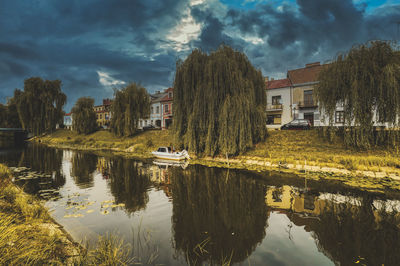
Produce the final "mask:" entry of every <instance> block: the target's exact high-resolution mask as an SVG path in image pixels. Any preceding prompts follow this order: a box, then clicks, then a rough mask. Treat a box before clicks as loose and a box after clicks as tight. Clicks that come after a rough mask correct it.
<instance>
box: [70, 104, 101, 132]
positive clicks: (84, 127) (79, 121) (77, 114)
mask: <svg viewBox="0 0 400 266" xmlns="http://www.w3.org/2000/svg"><path fill="white" fill-rule="evenodd" d="M93 106H94V99H93V98H90V97H81V98H79V99H78V100H77V101H76V103H75V105H74V107H73V108H72V128H73V129H74V130H75V131H76V132H78V133H79V134H89V133H92V132H93V131H95V130H96V129H97V123H96V113H95V112H94V110H93Z"/></svg>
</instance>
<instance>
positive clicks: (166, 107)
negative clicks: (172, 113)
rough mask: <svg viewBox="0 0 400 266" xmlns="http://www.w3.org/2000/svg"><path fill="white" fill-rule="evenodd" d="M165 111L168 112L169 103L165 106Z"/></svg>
mask: <svg viewBox="0 0 400 266" xmlns="http://www.w3.org/2000/svg"><path fill="white" fill-rule="evenodd" d="M164 113H168V104H166V105H165V106H164Z"/></svg>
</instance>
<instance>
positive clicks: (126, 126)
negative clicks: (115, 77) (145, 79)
mask: <svg viewBox="0 0 400 266" xmlns="http://www.w3.org/2000/svg"><path fill="white" fill-rule="evenodd" d="M111 113H112V115H111V130H112V131H113V132H114V134H116V135H118V136H131V135H133V134H134V133H135V132H136V131H137V129H138V123H139V119H140V118H148V117H149V115H150V97H149V94H148V93H147V91H146V89H145V88H143V87H142V86H140V85H139V84H136V83H130V84H129V85H128V86H127V87H125V88H123V89H121V90H117V91H116V92H115V99H114V102H113V105H112V107H111Z"/></svg>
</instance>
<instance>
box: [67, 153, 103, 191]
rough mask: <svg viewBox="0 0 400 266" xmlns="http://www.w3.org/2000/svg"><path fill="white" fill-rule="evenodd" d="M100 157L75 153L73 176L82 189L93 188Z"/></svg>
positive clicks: (73, 157)
mask: <svg viewBox="0 0 400 266" xmlns="http://www.w3.org/2000/svg"><path fill="white" fill-rule="evenodd" d="M97 160H98V157H97V156H96V155H94V154H92V153H86V152H74V153H73V156H72V168H71V176H72V177H73V178H74V181H75V184H76V185H77V186H79V187H80V188H90V187H93V172H94V171H95V170H96V167H97Z"/></svg>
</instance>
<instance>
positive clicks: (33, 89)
mask: <svg viewBox="0 0 400 266" xmlns="http://www.w3.org/2000/svg"><path fill="white" fill-rule="evenodd" d="M66 100H67V96H66V95H65V94H64V93H63V92H62V91H61V81H60V80H43V79H41V78H39V77H33V78H29V79H26V80H25V82H24V90H23V91H21V90H18V89H17V90H15V91H14V98H13V99H12V101H13V102H15V104H16V107H17V108H16V109H17V112H18V116H19V120H20V122H21V125H22V127H23V128H24V129H28V130H30V131H31V132H32V133H33V134H35V135H40V134H42V133H44V132H52V131H54V130H55V128H56V125H57V124H61V123H62V119H63V111H62V107H63V106H64V104H65V102H66Z"/></svg>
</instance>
